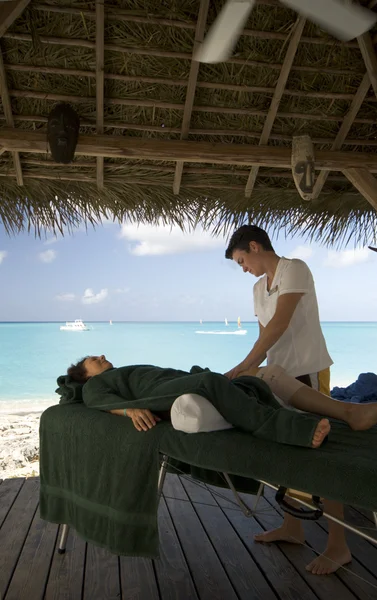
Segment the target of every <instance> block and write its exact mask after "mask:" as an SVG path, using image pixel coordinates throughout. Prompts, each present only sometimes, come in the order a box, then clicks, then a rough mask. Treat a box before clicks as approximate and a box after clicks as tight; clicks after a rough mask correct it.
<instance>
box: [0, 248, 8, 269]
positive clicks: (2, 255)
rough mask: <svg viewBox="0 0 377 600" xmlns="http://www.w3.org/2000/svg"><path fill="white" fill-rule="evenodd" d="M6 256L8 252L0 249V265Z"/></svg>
mask: <svg viewBox="0 0 377 600" xmlns="http://www.w3.org/2000/svg"><path fill="white" fill-rule="evenodd" d="M6 256H8V252H7V251H6V250H0V265H1V263H2V262H3V260H4V258H5V257H6Z"/></svg>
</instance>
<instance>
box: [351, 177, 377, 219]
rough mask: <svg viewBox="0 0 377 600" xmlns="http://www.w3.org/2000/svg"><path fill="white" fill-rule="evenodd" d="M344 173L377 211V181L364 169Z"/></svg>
mask: <svg viewBox="0 0 377 600" xmlns="http://www.w3.org/2000/svg"><path fill="white" fill-rule="evenodd" d="M343 173H344V174H345V176H346V177H347V178H348V179H349V181H350V182H351V183H352V184H353V185H354V186H355V188H356V189H357V190H359V192H360V194H362V195H363V196H364V198H366V199H367V200H368V202H369V203H370V204H371V205H372V206H373V208H374V210H377V179H376V178H375V177H373V175H372V174H371V173H370V172H369V171H368V169H365V168H363V167H360V168H356V169H355V168H348V169H344V170H343Z"/></svg>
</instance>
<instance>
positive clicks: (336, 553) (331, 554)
mask: <svg viewBox="0 0 377 600" xmlns="http://www.w3.org/2000/svg"><path fill="white" fill-rule="evenodd" d="M351 560H352V556H351V552H350V551H349V548H348V546H344V547H341V548H339V547H338V548H337V547H334V548H327V549H326V550H325V552H324V553H323V554H321V556H318V557H317V558H315V559H314V560H313V561H312V562H311V563H309V564H308V565H307V566H306V567H305V568H306V570H307V571H309V572H310V573H313V575H330V573H335V571H337V570H338V569H339V568H340V567H343V566H344V565H348V563H350V562H351Z"/></svg>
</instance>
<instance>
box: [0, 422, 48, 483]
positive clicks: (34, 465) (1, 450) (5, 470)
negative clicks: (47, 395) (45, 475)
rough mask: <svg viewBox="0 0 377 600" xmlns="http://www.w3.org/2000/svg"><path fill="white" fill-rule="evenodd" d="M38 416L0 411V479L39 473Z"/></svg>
mask: <svg viewBox="0 0 377 600" xmlns="http://www.w3.org/2000/svg"><path fill="white" fill-rule="evenodd" d="M40 416H41V412H34V413H26V414H25V413H21V414H1V413H0V479H8V478H10V477H30V476H33V477H35V476H37V475H39V433H38V430H39V419H40Z"/></svg>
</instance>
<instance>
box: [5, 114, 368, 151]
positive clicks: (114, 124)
mask: <svg viewBox="0 0 377 600" xmlns="http://www.w3.org/2000/svg"><path fill="white" fill-rule="evenodd" d="M13 119H14V121H16V122H18V121H24V122H26V123H47V117H44V116H42V115H13ZM0 120H5V117H4V115H2V114H0ZM80 123H81V125H82V126H83V127H93V128H95V126H96V123H95V121H93V120H90V119H83V120H82V121H80ZM104 127H105V128H107V129H119V130H121V131H126V130H127V129H129V130H130V131H149V132H151V131H153V132H154V133H163V134H166V135H169V134H172V133H174V134H175V133H176V134H180V132H181V130H180V128H179V127H164V128H162V127H161V126H158V125H148V124H144V125H141V124H139V123H125V122H124V121H105V123H104ZM190 135H203V136H206V135H208V136H211V137H213V136H219V137H232V138H234V137H245V138H252V139H254V138H255V139H259V137H260V132H257V131H250V130H249V129H246V130H244V129H237V130H232V129H212V128H210V129H197V128H194V129H190ZM270 140H273V141H275V142H292V136H291V135H284V134H280V133H276V134H271V135H270ZM333 141H334V140H333V139H332V138H317V137H316V138H313V139H312V142H313V144H318V145H320V146H323V145H326V144H332V143H333ZM343 146H366V147H371V148H375V147H377V140H373V139H371V140H369V139H363V138H359V139H355V138H353V139H349V140H345V141H344V143H343Z"/></svg>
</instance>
